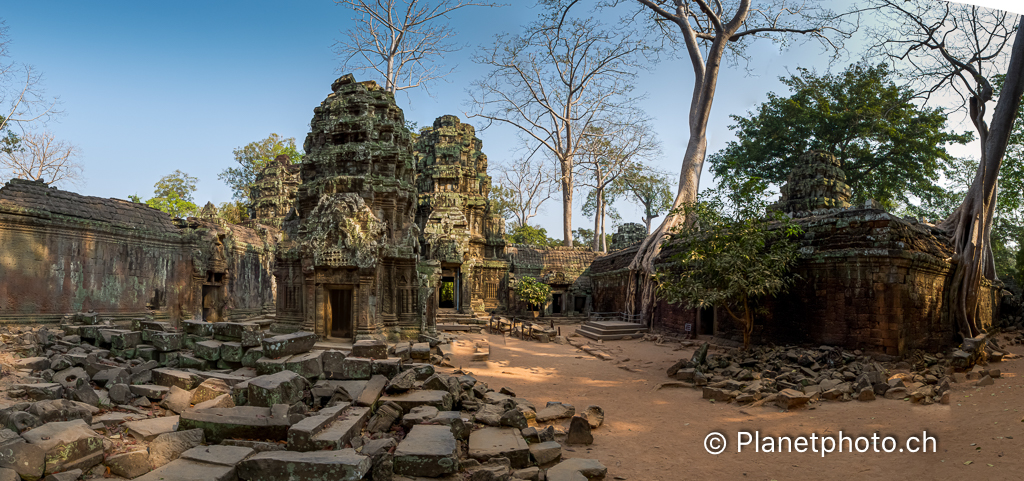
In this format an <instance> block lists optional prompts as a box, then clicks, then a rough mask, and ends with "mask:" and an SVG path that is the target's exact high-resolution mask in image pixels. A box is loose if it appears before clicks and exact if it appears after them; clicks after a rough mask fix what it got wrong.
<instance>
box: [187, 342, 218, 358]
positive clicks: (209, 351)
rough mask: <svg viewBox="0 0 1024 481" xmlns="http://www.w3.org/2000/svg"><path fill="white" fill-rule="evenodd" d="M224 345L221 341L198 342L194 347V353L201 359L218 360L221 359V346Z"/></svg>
mask: <svg viewBox="0 0 1024 481" xmlns="http://www.w3.org/2000/svg"><path fill="white" fill-rule="evenodd" d="M223 345H224V343H223V342H221V341H203V342H197V343H196V345H195V347H194V348H192V354H193V355H194V356H195V357H198V358H199V359H205V360H207V361H217V360H219V359H220V348H221V346H223Z"/></svg>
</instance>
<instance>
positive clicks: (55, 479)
mask: <svg viewBox="0 0 1024 481" xmlns="http://www.w3.org/2000/svg"><path fill="white" fill-rule="evenodd" d="M82 473H83V471H82V470H81V469H72V470H71V471H64V472H61V473H53V474H51V475H49V476H47V477H45V478H43V481H78V479H79V478H81V477H82Z"/></svg>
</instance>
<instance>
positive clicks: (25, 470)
mask: <svg viewBox="0 0 1024 481" xmlns="http://www.w3.org/2000/svg"><path fill="white" fill-rule="evenodd" d="M45 465H46V451H45V450H43V448H41V447H39V446H36V445H35V444H31V443H28V442H26V441H25V439H24V438H22V437H21V436H18V434H17V433H15V432H14V431H11V430H8V429H4V430H0V469H10V470H12V471H14V472H15V473H16V474H15V475H16V476H20V477H21V478H20V479H25V480H29V481H31V480H36V479H39V478H42V477H43V468H44V466H45ZM17 479H19V478H15V481H17Z"/></svg>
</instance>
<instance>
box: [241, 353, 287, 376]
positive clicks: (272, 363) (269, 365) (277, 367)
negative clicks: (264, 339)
mask: <svg viewBox="0 0 1024 481" xmlns="http://www.w3.org/2000/svg"><path fill="white" fill-rule="evenodd" d="M250 352H251V351H250ZM262 352H263V350H262V349H261V350H260V353H261V354H260V355H261V356H262ZM290 358H291V356H283V357H279V358H277V359H272V358H269V357H260V358H259V359H257V360H256V362H255V364H253V367H255V368H256V373H257V374H259V375H260V376H266V375H268V374H277V373H279V372H281V371H284V370H285V363H287V362H288V359H290ZM243 360H244V359H243ZM242 365H243V366H244V365H245V364H242Z"/></svg>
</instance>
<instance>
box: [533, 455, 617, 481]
mask: <svg viewBox="0 0 1024 481" xmlns="http://www.w3.org/2000/svg"><path fill="white" fill-rule="evenodd" d="M572 473H580V474H582V475H583V476H584V477H586V479H602V478H603V477H604V476H605V475H606V474H608V468H606V467H605V466H604V465H603V464H601V463H600V462H598V461H597V460H595V459H583V458H572V459H566V460H565V461H562V462H561V463H558V464H556V465H555V466H554V467H552V468H551V469H549V470H548V472H547V475H548V478H547V479H548V480H549V481H559V480H570V479H573V478H572V477H571V475H572Z"/></svg>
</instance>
